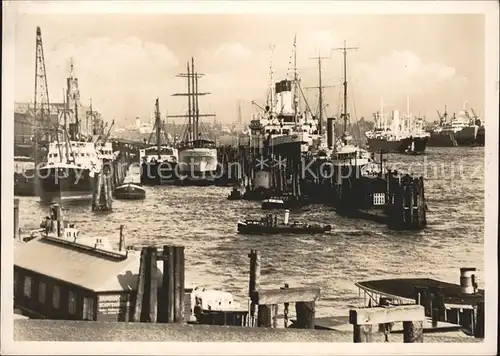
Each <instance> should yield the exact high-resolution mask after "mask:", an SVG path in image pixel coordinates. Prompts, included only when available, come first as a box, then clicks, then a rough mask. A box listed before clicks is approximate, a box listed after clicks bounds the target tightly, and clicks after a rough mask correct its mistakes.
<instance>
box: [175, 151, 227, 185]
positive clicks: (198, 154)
mask: <svg viewBox="0 0 500 356" xmlns="http://www.w3.org/2000/svg"><path fill="white" fill-rule="evenodd" d="M177 171H178V175H177V179H178V180H179V181H180V182H181V183H182V184H192V185H210V184H214V183H215V181H216V179H217V177H218V160H217V149H215V148H187V149H183V150H179V166H178V170H177Z"/></svg>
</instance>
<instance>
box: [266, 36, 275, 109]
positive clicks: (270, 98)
mask: <svg viewBox="0 0 500 356" xmlns="http://www.w3.org/2000/svg"><path fill="white" fill-rule="evenodd" d="M275 47H276V45H271V46H270V48H271V60H270V61H269V95H268V96H267V104H266V106H268V107H269V111H271V112H273V111H274V101H275V98H274V70H273V57H274V48H275Z"/></svg>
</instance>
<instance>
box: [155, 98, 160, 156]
mask: <svg viewBox="0 0 500 356" xmlns="http://www.w3.org/2000/svg"><path fill="white" fill-rule="evenodd" d="M155 129H156V153H157V155H158V159H160V156H161V155H160V152H161V143H160V140H161V136H160V135H161V118H160V103H159V98H156V103H155Z"/></svg>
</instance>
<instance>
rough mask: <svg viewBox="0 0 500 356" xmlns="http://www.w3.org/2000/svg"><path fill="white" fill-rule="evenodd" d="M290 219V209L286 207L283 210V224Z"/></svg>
mask: <svg viewBox="0 0 500 356" xmlns="http://www.w3.org/2000/svg"><path fill="white" fill-rule="evenodd" d="M289 219H290V210H288V209H286V210H285V221H284V223H285V225H288V220H289Z"/></svg>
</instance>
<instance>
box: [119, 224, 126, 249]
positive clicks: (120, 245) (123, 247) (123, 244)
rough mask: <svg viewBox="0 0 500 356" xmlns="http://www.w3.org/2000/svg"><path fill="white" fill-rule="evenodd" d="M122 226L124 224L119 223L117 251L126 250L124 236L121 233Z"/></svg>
mask: <svg viewBox="0 0 500 356" xmlns="http://www.w3.org/2000/svg"><path fill="white" fill-rule="evenodd" d="M123 227H124V225H120V240H119V241H120V244H119V246H118V251H123V250H126V249H127V248H126V245H125V236H124V235H123Z"/></svg>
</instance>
